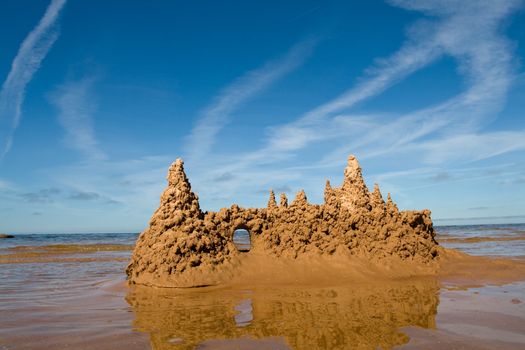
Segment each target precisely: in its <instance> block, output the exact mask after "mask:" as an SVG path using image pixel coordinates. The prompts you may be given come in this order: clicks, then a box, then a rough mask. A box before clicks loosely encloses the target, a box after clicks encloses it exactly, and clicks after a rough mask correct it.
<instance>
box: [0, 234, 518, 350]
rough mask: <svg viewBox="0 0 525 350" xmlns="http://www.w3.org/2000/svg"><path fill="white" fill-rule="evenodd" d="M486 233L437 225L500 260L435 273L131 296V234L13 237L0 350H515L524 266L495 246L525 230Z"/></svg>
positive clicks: (1, 255)
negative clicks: (128, 270)
mask: <svg viewBox="0 0 525 350" xmlns="http://www.w3.org/2000/svg"><path fill="white" fill-rule="evenodd" d="M486 228H487V227H485V228H478V229H476V228H474V229H471V228H463V229H462V230H461V229H458V228H452V229H449V228H438V241H440V239H443V245H444V246H447V245H449V244H450V245H452V244H462V245H463V246H462V247H459V248H460V249H463V250H465V251H469V250H470V251H471V253H472V251H474V253H475V252H478V253H479V254H477V255H494V256H496V257H491V258H486V257H484V256H480V257H477V258H471V257H469V256H465V255H463V254H462V253H459V252H458V253H452V254H450V255H449V256H448V260H447V261H446V262H444V265H445V266H444V268H443V270H442V273H441V274H439V275H436V276H427V277H413V278H402V279H401V278H392V279H386V278H379V277H377V278H372V277H371V278H369V279H368V280H359V281H357V280H353V281H352V280H348V279H341V280H339V281H334V280H333V279H332V282H330V280H325V281H318V283H316V281H315V280H314V281H312V283H309V284H304V283H301V284H299V283H294V282H293V281H291V282H290V283H274V284H271V283H245V284H243V283H235V284H232V285H228V286H222V287H221V286H217V287H205V288H193V289H171V288H150V287H140V286H134V287H128V286H127V284H126V281H125V273H124V270H125V267H126V264H127V262H128V261H129V256H130V249H131V246H132V242H133V240H134V239H135V238H136V235H131V234H130V235H128V236H122V237H117V238H114V237H112V238H111V239H106V240H105V241H104V236H103V235H102V236H101V237H97V239H92V240H86V239H84V238H85V237H84V236H83V237H82V239H81V238H80V236H79V237H77V238H76V239H71V238H69V239H70V240H71V241H61V240H60V239H58V238H49V239H43V238H39V237H36V239H37V240H38V239H40V240H39V241H38V242H36V241H34V240H28V239H25V240H24V239H23V238H20V239H19V240H18V241H12V240H11V241H10V242H9V243H7V242H6V243H1V244H3V245H2V246H0V281H1V282H0V349H2V350H4V349H58V348H61V349H93V348H96V349H115V348H126V349H377V348H381V349H393V348H396V349H398V348H399V349H405V348H406V349H441V348H457V349H522V348H523V347H525V328H524V326H523V325H525V277H524V276H525V274H524V271H525V268H524V266H525V260H524V259H523V257H522V256H523V251H521V253H522V254H516V252H518V253H519V250H518V251H517V250H516V249H515V246H513V247H511V248H512V249H510V248H509V249H507V250H505V249H503V248H501V245H500V244H501V242H518V244H522V243H523V242H522V240H520V238H521V237H522V236H523V229H524V225H515V226H513V227H510V228H508V227H507V228H505V230H496V229H495V228H496V227H489V228H490V229H491V230H487V229H486ZM487 231H490V232H487ZM476 232H477V234H476ZM86 236H87V235H86ZM511 236H512V238H513V239H512V240H510V239H507V238H508V237H511ZM480 241H481V242H483V243H484V244H485V245H484V246H482V247H478V248H476V246H475V244H478V243H480ZM35 242H36V243H35ZM24 243H27V244H24ZM47 243H49V244H47ZM473 245H474V246H473ZM491 246H492V251H490V249H491ZM476 249H477V250H476ZM487 251H489V253H490V252H492V253H493V254H481V253H485V252H487ZM503 253H505V254H503ZM246 254H250V253H246ZM494 259H496V260H494ZM447 264H448V265H447ZM307 273H309V272H308V271H305V274H307ZM275 277H276V279H275V280H276V281H277V280H278V278H277V277H278V276H275Z"/></svg>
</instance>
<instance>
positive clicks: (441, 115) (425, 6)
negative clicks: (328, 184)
mask: <svg viewBox="0 0 525 350" xmlns="http://www.w3.org/2000/svg"><path fill="white" fill-rule="evenodd" d="M392 4H394V5H396V6H400V7H403V8H405V9H407V10H415V11H421V12H423V13H424V14H425V15H426V16H427V18H426V19H425V20H421V21H418V22H416V23H415V24H414V25H412V26H411V27H410V28H409V29H408V30H407V39H406V41H405V43H404V44H403V45H402V46H401V48H400V49H399V50H398V51H397V52H395V53H394V54H392V55H391V56H389V57H387V58H383V59H378V60H377V61H376V62H375V64H373V65H372V66H371V67H369V68H368V69H367V70H366V72H365V74H364V75H363V77H362V78H361V79H360V80H359V82H358V83H357V84H355V86H354V87H352V88H350V89H349V90H347V91H346V92H344V93H343V94H341V95H340V96H337V97H336V98H334V99H332V100H330V101H328V102H326V103H324V104H322V105H320V106H318V107H317V108H314V109H313V110H310V111H308V112H307V113H305V114H304V115H302V116H301V117H299V118H298V119H296V120H295V121H293V122H290V123H287V124H281V125H274V126H271V127H269V128H268V133H267V139H266V143H265V144H264V145H263V146H262V147H261V148H259V149H256V150H254V151H251V152H248V153H245V154H241V155H238V156H233V157H231V158H230V160H231V161H230V164H224V163H221V168H222V169H223V171H230V172H236V173H242V172H244V171H246V170H247V169H251V168H253V167H256V166H258V165H260V164H262V163H275V162H276V161H280V160H283V159H286V158H291V157H293V156H295V155H298V154H301V153H300V152H304V151H305V150H306V149H308V148H309V147H313V146H314V145H319V146H320V147H325V148H326V150H327V151H328V152H327V153H325V156H323V157H322V159H320V160H319V162H318V163H316V164H314V165H312V164H310V167H315V166H317V167H327V166H340V164H341V161H342V160H343V159H345V157H346V156H347V155H348V154H349V153H357V154H358V156H360V158H371V157H387V156H388V155H390V154H392V153H396V152H397V153H399V152H407V154H409V155H412V156H414V155H415V156H416V157H418V158H420V159H421V158H423V162H427V163H432V164H437V163H444V162H447V161H449V160H461V161H472V160H479V159H485V158H488V157H493V156H497V155H500V154H503V153H506V152H510V151H514V150H521V149H523V146H522V142H520V141H519V139H520V137H522V132H521V131H512V132H504V133H484V132H483V128H484V127H485V126H486V125H488V123H490V122H491V121H493V120H494V118H496V117H497V115H498V112H499V111H500V110H501V108H502V107H503V106H504V104H505V100H506V96H507V93H508V90H509V89H510V87H511V85H512V84H513V82H514V80H515V78H516V76H517V73H516V69H515V63H516V60H515V57H514V53H513V44H512V43H511V42H510V41H509V40H508V39H507V38H506V37H505V36H504V35H503V32H502V28H501V26H502V24H503V22H504V19H506V18H507V17H508V16H509V15H510V14H511V13H512V11H513V10H515V9H516V8H517V7H518V6H520V5H521V2H520V1H507V2H486V1H445V2H442V1H435V0H433V1H422V2H416V3H413V2H409V1H406V2H405V1H393V2H392ZM445 56H448V57H452V58H454V59H455V61H456V62H457V64H458V67H459V69H458V72H459V74H460V75H461V76H462V77H463V79H464V82H465V86H466V88H465V90H464V91H462V92H461V93H459V94H457V95H456V96H453V97H452V98H450V99H447V100H445V101H443V102H440V103H437V104H435V105H431V106H428V107H425V108H422V109H419V110H415V111H413V112H410V113H408V114H404V115H399V114H397V115H396V114H395V113H394V114H393V113H389V114H384V115H381V114H377V112H375V113H374V114H367V113H366V112H364V113H360V114H359V115H356V114H355V113H351V109H352V107H354V106H355V105H356V104H358V103H361V102H364V101H366V100H367V99H370V98H372V97H375V96H378V95H380V94H381V93H382V92H383V91H385V90H386V89H388V88H390V87H392V86H393V85H394V84H396V83H397V82H399V81H401V80H403V79H404V78H405V77H407V76H409V75H410V74H412V73H414V72H416V71H418V70H420V69H422V68H424V67H427V66H428V65H429V64H430V63H432V62H435V61H437V60H438V59H440V58H442V57H445ZM465 142H471V145H470V146H466V147H463V146H462V145H463V144H464V143H465ZM478 146H479V147H478ZM425 151H426V152H427V155H426V156H425V157H422V156H421V155H422V154H424V152H425ZM409 152H410V153H409ZM261 171H263V172H264V170H261ZM262 176H264V174H262Z"/></svg>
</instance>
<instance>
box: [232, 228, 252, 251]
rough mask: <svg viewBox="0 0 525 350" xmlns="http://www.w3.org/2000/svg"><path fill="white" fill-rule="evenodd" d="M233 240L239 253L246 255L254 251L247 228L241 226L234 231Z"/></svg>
mask: <svg viewBox="0 0 525 350" xmlns="http://www.w3.org/2000/svg"><path fill="white" fill-rule="evenodd" d="M232 240H233V244H234V245H235V247H236V248H237V250H238V251H239V252H242V253H246V252H249V251H250V250H251V249H252V241H251V235H250V231H249V230H248V228H246V227H245V226H240V227H238V228H236V229H235V230H234V231H233V234H232Z"/></svg>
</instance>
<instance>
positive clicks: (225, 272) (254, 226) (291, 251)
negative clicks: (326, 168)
mask: <svg viewBox="0 0 525 350" xmlns="http://www.w3.org/2000/svg"><path fill="white" fill-rule="evenodd" d="M167 179H168V187H167V188H166V190H165V191H164V193H163V194H162V196H161V200H160V206H159V208H158V209H157V210H156V211H155V213H154V214H153V217H152V218H151V220H150V224H149V228H147V229H146V230H145V231H144V232H142V234H141V235H140V237H139V239H138V240H137V244H136V246H135V249H134V251H133V255H132V259H131V262H130V264H129V265H128V268H127V271H126V272H127V274H128V278H129V281H130V282H131V283H137V284H146V285H156V286H164V287H190V286H198V285H211V284H218V283H222V282H224V281H227V280H229V279H230V278H231V276H233V274H234V273H235V270H236V269H238V268H239V266H241V265H242V262H243V259H245V258H246V254H254V255H253V256H266V257H268V258H269V259H271V260H272V259H273V260H275V259H286V260H287V261H288V260H291V261H297V262H299V261H303V260H308V259H315V258H317V257H320V256H324V257H326V256H329V257H330V256H333V257H335V256H337V257H338V259H336V260H337V261H341V260H342V261H344V259H346V258H352V257H355V258H359V259H362V258H364V259H368V260H369V261H371V262H375V263H379V264H381V261H386V260H390V261H392V259H393V261H404V262H405V263H407V262H408V263H412V264H413V265H414V266H416V265H418V266H419V265H425V264H427V263H430V262H432V261H433V260H434V258H435V257H436V256H437V255H438V252H439V250H438V249H437V242H436V241H435V239H434V230H433V226H432V220H431V218H430V211H429V210H423V211H399V210H398V208H397V206H396V205H395V204H394V202H393V201H392V199H391V198H390V195H388V200H387V201H386V203H385V201H384V200H383V197H382V195H381V192H380V190H379V186H378V185H377V184H376V185H375V188H374V191H373V192H369V191H368V188H367V187H366V185H365V182H364V180H363V176H362V173H361V167H360V166H359V163H358V161H357V159H356V158H355V157H354V156H350V157H349V158H348V165H347V167H346V169H345V172H344V181H343V184H342V186H341V187H340V188H332V187H331V186H330V183H329V182H327V183H326V188H325V195H324V197H325V203H324V204H322V205H315V204H310V203H308V200H307V198H306V194H305V193H304V191H300V192H299V193H297V196H296V197H295V199H294V200H293V201H292V202H291V204H290V205H288V199H287V198H286V196H285V195H284V194H281V197H280V205H277V202H276V200H275V194H274V193H273V191H271V192H270V199H269V201H268V207H267V208H247V209H245V208H240V207H239V206H237V205H235V204H234V205H232V206H231V208H223V209H221V210H220V211H218V212H203V211H202V210H201V209H200V206H199V200H198V197H197V196H196V195H195V194H194V193H193V192H192V191H191V185H190V183H189V181H188V179H187V177H186V174H185V173H184V166H183V162H182V160H181V159H178V160H177V161H176V162H175V163H173V164H172V165H171V166H170V169H169V173H168V178H167ZM239 228H243V229H246V230H248V231H249V232H250V238H251V244H252V250H251V251H250V252H249V253H240V252H239V251H237V249H236V247H235V245H234V244H233V232H234V231H235V230H236V229H239ZM336 253H337V254H336ZM243 255H244V256H243ZM262 268H263V269H264V267H262Z"/></svg>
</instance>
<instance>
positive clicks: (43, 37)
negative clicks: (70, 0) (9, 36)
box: [0, 0, 66, 160]
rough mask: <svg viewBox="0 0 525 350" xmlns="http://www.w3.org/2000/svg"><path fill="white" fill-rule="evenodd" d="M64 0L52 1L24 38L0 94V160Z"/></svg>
mask: <svg viewBox="0 0 525 350" xmlns="http://www.w3.org/2000/svg"><path fill="white" fill-rule="evenodd" d="M65 3H66V0H52V1H51V3H50V4H49V6H48V7H47V10H46V12H45V14H44V16H43V17H42V19H41V20H40V22H39V23H38V24H37V26H36V27H35V28H33V30H32V31H31V32H30V33H29V35H28V36H27V37H26V38H25V39H24V41H23V42H22V44H21V45H20V48H19V49H18V53H17V55H16V57H15V59H14V60H13V63H12V64H11V70H10V71H9V73H8V75H7V78H6V80H5V81H4V83H3V85H2V90H1V91H0V142H1V144H0V147H1V149H0V160H1V159H3V158H4V157H5V155H6V154H7V153H8V152H9V150H10V149H11V146H12V144H13V135H14V132H15V130H16V128H17V127H18V124H19V123H20V118H21V115H22V104H23V102H24V97H25V89H26V85H27V84H28V83H29V82H30V81H31V79H32V78H33V75H34V74H35V72H36V71H37V70H38V69H39V68H40V65H41V63H42V60H43V59H44V58H45V57H46V55H47V53H48V52H49V50H50V49H51V47H52V46H53V44H54V42H55V41H56V39H57V38H58V32H57V31H56V30H55V26H56V21H57V18H58V16H59V14H60V11H61V10H62V8H63V7H64V5H65Z"/></svg>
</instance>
